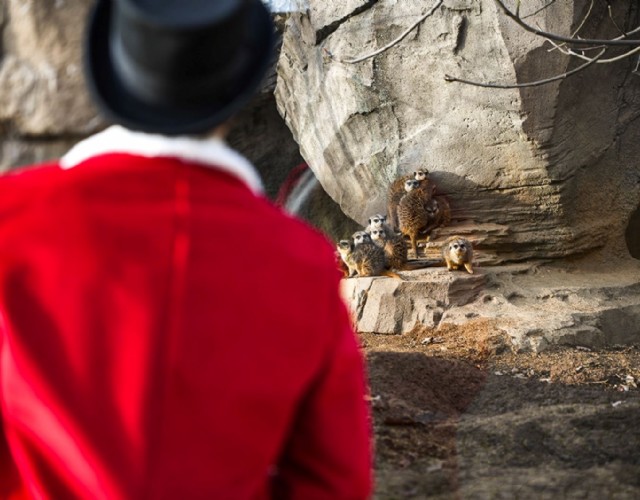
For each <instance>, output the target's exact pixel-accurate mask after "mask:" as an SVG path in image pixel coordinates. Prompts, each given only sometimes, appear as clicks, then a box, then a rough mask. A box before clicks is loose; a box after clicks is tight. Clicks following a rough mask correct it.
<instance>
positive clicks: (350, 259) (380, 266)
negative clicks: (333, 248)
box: [338, 231, 402, 279]
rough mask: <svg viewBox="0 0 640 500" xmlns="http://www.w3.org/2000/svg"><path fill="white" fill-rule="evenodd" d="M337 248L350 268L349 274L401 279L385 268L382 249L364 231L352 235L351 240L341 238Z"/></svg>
mask: <svg viewBox="0 0 640 500" xmlns="http://www.w3.org/2000/svg"><path fill="white" fill-rule="evenodd" d="M338 249H339V251H340V253H341V255H342V258H343V260H344V261H345V263H346V264H347V266H348V267H349V270H350V276H355V275H356V274H357V275H358V276H361V277H365V276H389V277H392V278H397V279H402V278H400V276H399V275H397V274H396V273H393V272H391V271H389V270H387V269H386V259H385V256H384V250H383V249H382V248H380V247H379V246H378V245H376V244H375V243H373V241H371V237H370V236H369V234H367V233H366V232H364V231H358V232H356V233H354V235H353V242H349V241H347V240H342V241H341V242H340V243H339V245H338Z"/></svg>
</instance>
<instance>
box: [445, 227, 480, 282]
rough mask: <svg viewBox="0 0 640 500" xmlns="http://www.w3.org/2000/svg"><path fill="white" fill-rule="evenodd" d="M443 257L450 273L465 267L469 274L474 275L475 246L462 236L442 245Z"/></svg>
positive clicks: (452, 237) (451, 238)
mask: <svg viewBox="0 0 640 500" xmlns="http://www.w3.org/2000/svg"><path fill="white" fill-rule="evenodd" d="M442 257H443V258H444V261H445V262H446V264H447V269H448V270H449V271H452V270H454V269H458V268H460V267H461V266H464V268H465V269H466V270H467V272H468V273H470V274H473V268H472V264H473V246H472V245H471V242H469V240H467V239H466V238H462V237H461V236H451V237H450V238H447V240H446V241H445V242H444V244H443V245H442Z"/></svg>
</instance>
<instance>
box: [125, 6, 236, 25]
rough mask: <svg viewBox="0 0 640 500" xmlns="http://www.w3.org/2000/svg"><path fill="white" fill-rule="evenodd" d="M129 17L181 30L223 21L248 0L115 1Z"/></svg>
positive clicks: (232, 15) (233, 15)
mask: <svg viewBox="0 0 640 500" xmlns="http://www.w3.org/2000/svg"><path fill="white" fill-rule="evenodd" d="M116 3H118V4H119V7H120V8H121V9H122V11H124V12H125V13H126V15H127V16H128V17H131V18H137V19H138V20H139V21H140V22H143V23H146V24H148V25H155V26H156V27H158V28H165V29H181V28H189V29H193V28H197V27H198V26H202V27H205V26H211V25H217V24H225V22H227V21H228V20H230V19H233V18H234V17H237V16H238V13H239V12H240V11H241V9H242V8H243V6H244V5H246V4H247V3H248V2H247V0H117V1H116Z"/></svg>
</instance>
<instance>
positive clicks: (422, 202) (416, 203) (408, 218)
mask: <svg viewBox="0 0 640 500" xmlns="http://www.w3.org/2000/svg"><path fill="white" fill-rule="evenodd" d="M419 185H420V184H419V182H418V181H416V180H411V179H410V180H408V181H406V182H405V191H406V192H405V195H404V196H403V197H402V198H401V199H400V202H399V203H398V208H397V210H396V211H397V214H398V224H399V226H400V232H401V233H402V235H403V236H408V237H409V239H410V241H411V249H412V250H413V254H414V256H415V257H416V258H417V257H418V243H417V239H418V235H419V234H420V233H421V232H424V230H425V229H426V228H427V227H428V225H429V215H428V214H427V208H426V205H427V203H428V202H429V201H430V199H431V197H430V196H429V197H428V198H425V193H424V191H423V190H422V189H419Z"/></svg>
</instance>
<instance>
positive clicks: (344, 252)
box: [337, 240, 358, 278]
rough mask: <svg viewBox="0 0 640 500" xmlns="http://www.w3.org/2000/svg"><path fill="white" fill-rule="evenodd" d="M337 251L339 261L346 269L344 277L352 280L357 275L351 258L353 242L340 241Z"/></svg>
mask: <svg viewBox="0 0 640 500" xmlns="http://www.w3.org/2000/svg"><path fill="white" fill-rule="evenodd" d="M337 251H338V255H339V256H340V259H341V260H342V262H343V263H344V265H345V266H346V267H347V271H346V277H347V278H352V277H353V276H355V275H356V274H358V269H357V268H356V265H355V262H354V260H353V258H352V255H353V242H352V241H350V240H340V241H339V242H338V245H337Z"/></svg>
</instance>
